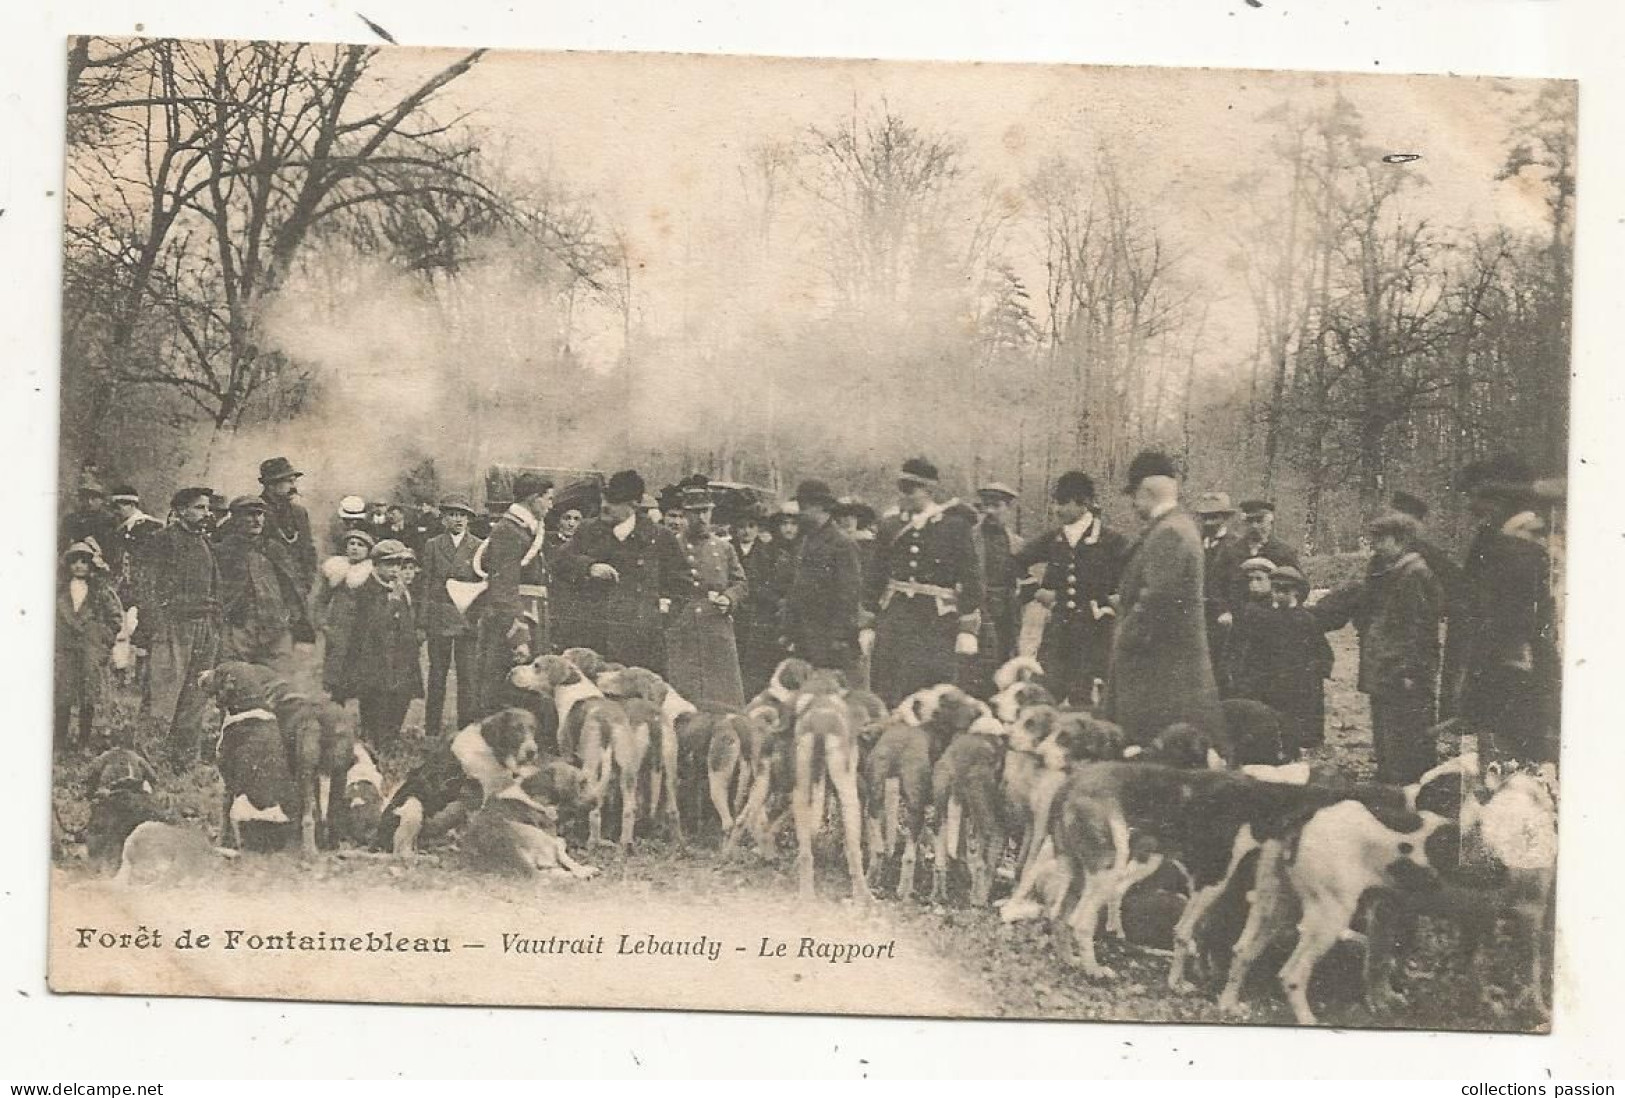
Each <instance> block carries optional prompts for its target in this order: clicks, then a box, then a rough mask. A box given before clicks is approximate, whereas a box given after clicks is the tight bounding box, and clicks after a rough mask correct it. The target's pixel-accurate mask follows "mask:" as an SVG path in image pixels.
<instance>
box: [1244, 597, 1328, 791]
mask: <svg viewBox="0 0 1625 1098" xmlns="http://www.w3.org/2000/svg"><path fill="white" fill-rule="evenodd" d="M1270 595H1271V598H1272V600H1273V601H1274V604H1275V609H1274V610H1273V611H1272V612H1271V617H1272V618H1273V619H1274V621H1273V627H1272V629H1271V633H1272V638H1271V641H1272V643H1271V645H1270V648H1271V652H1270V659H1269V664H1270V666H1269V671H1268V675H1267V680H1266V683H1267V685H1266V686H1265V690H1264V695H1265V696H1264V697H1262V698H1260V699H1259V700H1260V701H1262V702H1264V704H1266V705H1268V706H1270V707H1271V708H1273V709H1274V710H1275V711H1276V712H1278V713H1280V714H1281V717H1282V718H1283V720H1284V721H1285V724H1286V732H1287V736H1286V740H1287V742H1286V745H1285V746H1286V750H1287V755H1288V757H1289V758H1292V759H1295V758H1297V757H1298V755H1299V753H1300V752H1301V751H1302V750H1303V749H1304V748H1309V747H1317V746H1319V745H1320V744H1323V743H1325V742H1326V692H1325V686H1324V682H1325V680H1326V679H1329V678H1330V677H1331V674H1332V646H1331V644H1330V643H1328V642H1327V640H1326V634H1325V633H1324V632H1322V631H1321V628H1320V625H1319V623H1318V622H1316V620H1315V616H1314V615H1313V614H1312V613H1310V612H1309V610H1308V609H1307V608H1306V607H1305V606H1304V605H1303V604H1304V601H1305V600H1306V599H1307V598H1308V597H1309V580H1308V577H1306V576H1305V575H1304V574H1303V573H1302V572H1300V571H1299V570H1298V569H1296V568H1293V567H1291V566H1287V567H1283V568H1277V569H1276V570H1275V572H1274V574H1273V575H1271V576H1270Z"/></svg>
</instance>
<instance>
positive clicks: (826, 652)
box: [784, 522, 863, 669]
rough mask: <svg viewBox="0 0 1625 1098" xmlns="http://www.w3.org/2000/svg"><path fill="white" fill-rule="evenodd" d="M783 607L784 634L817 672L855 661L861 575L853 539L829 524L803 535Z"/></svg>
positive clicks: (846, 666) (807, 531)
mask: <svg viewBox="0 0 1625 1098" xmlns="http://www.w3.org/2000/svg"><path fill="white" fill-rule="evenodd" d="M798 544H799V545H800V550H799V552H798V553H797V554H796V567H795V576H794V579H793V581H792V583H791V586H790V591H789V594H788V596H787V597H786V599H785V602H784V635H785V636H787V637H789V638H790V643H791V644H793V645H795V649H796V652H797V653H798V654H799V655H800V656H801V657H802V658H803V659H806V660H808V661H810V662H811V663H812V664H813V665H814V666H816V667H834V668H841V669H845V668H848V667H850V666H851V664H852V662H853V661H854V660H855V659H856V657H857V640H858V618H859V614H860V613H861V611H862V606H861V603H862V595H863V591H862V586H861V585H862V570H861V566H860V564H859V562H858V549H857V546H856V545H854V544H853V542H852V539H851V538H849V537H847V536H846V535H845V534H843V533H841V531H840V530H839V529H837V528H836V526H835V524H834V523H833V522H826V523H824V525H822V526H820V527H818V528H817V529H812V528H808V529H806V530H804V531H803V532H802V535H801V538H800V540H799V542H798Z"/></svg>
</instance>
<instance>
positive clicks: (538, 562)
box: [441, 511, 548, 655]
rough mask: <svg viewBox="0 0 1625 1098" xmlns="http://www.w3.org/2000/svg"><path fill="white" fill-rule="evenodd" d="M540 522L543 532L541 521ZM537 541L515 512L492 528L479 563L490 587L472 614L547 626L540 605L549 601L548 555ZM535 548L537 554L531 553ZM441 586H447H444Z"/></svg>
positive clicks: (509, 622) (502, 518)
mask: <svg viewBox="0 0 1625 1098" xmlns="http://www.w3.org/2000/svg"><path fill="white" fill-rule="evenodd" d="M537 522H538V526H537V529H538V530H539V529H541V526H540V520H539V519H538V520H537ZM542 536H543V537H544V538H545V537H546V535H545V534H543V535H542ZM470 537H472V535H470ZM536 538H537V531H536V530H532V529H528V528H527V527H526V526H525V524H524V523H523V522H522V521H521V520H520V519H519V518H518V517H517V516H515V515H514V514H513V512H511V511H510V512H509V513H508V514H505V515H503V516H502V517H501V518H500V519H498V520H497V521H496V522H495V523H493V524H492V525H491V536H490V537H489V538H487V539H486V541H485V548H484V550H482V551H481V552H480V560H479V563H480V567H481V568H482V569H483V570H484V573H485V580H486V584H487V586H486V588H485V591H484V593H483V594H481V595H480V597H479V598H478V599H477V600H476V601H475V603H474V605H473V606H471V607H470V608H469V609H470V612H471V613H473V614H474V615H475V616H476V617H479V618H485V617H487V616H489V617H490V618H491V619H492V620H493V621H496V622H499V623H501V624H502V625H504V626H507V625H511V624H512V623H513V622H515V621H518V620H519V619H521V618H525V617H530V618H532V620H533V621H534V622H535V624H537V625H541V624H543V623H542V621H541V619H540V611H541V608H540V602H541V600H543V599H544V598H545V597H546V595H545V591H546V587H547V580H548V565H547V556H546V554H545V553H544V552H543V551H542V548H541V546H538V545H536ZM464 545H465V546H466V545H467V542H464ZM533 547H534V548H535V550H536V551H535V552H534V553H532V552H531V550H532V548H533ZM527 556H528V557H529V558H530V559H529V560H526V559H525V558H526V557H527ZM441 586H442V587H444V586H445V584H444V582H442V583H441ZM452 609H456V608H455V607H453V608H452ZM533 654H534V655H540V654H541V653H539V652H538V653H533Z"/></svg>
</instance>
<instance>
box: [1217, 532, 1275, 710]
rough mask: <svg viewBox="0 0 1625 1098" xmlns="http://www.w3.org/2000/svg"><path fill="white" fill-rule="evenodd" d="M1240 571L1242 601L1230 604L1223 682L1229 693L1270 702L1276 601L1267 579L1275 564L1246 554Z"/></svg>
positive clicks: (1266, 702) (1270, 575) (1271, 573)
mask: <svg viewBox="0 0 1625 1098" xmlns="http://www.w3.org/2000/svg"><path fill="white" fill-rule="evenodd" d="M1239 571H1240V572H1241V576H1242V579H1243V581H1244V583H1245V586H1244V587H1243V588H1242V594H1241V601H1240V602H1239V603H1238V602H1232V603H1231V611H1230V612H1231V615H1232V624H1231V626H1230V630H1229V636H1228V638H1227V640H1226V643H1225V654H1224V658H1225V667H1224V675H1223V676H1222V678H1223V680H1224V682H1226V683H1227V684H1228V685H1229V691H1230V692H1229V696H1230V697H1233V698H1252V699H1253V700H1254V701H1261V702H1264V703H1265V704H1266V705H1267V704H1269V699H1268V698H1266V697H1265V696H1264V695H1265V694H1267V693H1268V692H1269V687H1268V684H1269V681H1270V672H1271V669H1272V667H1273V664H1274V659H1273V656H1274V647H1275V646H1274V643H1273V642H1274V640H1275V630H1274V626H1275V622H1274V618H1275V614H1274V610H1275V604H1274V602H1273V600H1272V596H1271V587H1270V580H1271V578H1272V577H1273V576H1274V575H1275V563H1274V562H1273V561H1271V560H1268V559H1266V558H1264V557H1249V558H1248V559H1247V560H1245V561H1243V562H1242V563H1241V566H1240V569H1239Z"/></svg>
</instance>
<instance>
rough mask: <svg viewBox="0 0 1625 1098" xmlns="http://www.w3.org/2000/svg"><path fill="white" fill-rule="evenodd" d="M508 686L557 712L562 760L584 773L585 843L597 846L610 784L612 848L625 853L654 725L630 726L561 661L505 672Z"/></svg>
mask: <svg viewBox="0 0 1625 1098" xmlns="http://www.w3.org/2000/svg"><path fill="white" fill-rule="evenodd" d="M508 682H509V683H510V684H512V685H513V686H516V687H518V688H519V689H521V690H528V691H530V692H531V693H534V694H540V695H541V696H542V697H543V698H547V699H551V700H552V702H553V704H554V707H555V708H556V709H557V711H558V718H559V744H560V749H561V751H562V753H563V754H564V756H565V757H566V758H568V759H571V760H572V761H574V762H576V763H578V764H579V765H580V766H581V768H582V769H583V770H585V771H586V772H587V778H588V780H589V781H591V782H592V785H593V798H594V803H593V808H592V810H591V811H590V812H589V813H588V816H587V842H588V845H589V846H597V845H599V844H601V843H602V842H603V841H604V838H603V804H604V801H605V800H607V799H608V797H609V793H610V788H611V786H612V785H616V784H618V786H619V788H620V793H621V833H620V838H619V840H618V843H617V845H619V846H620V848H621V849H622V850H626V849H627V848H629V847H630V846H631V844H632V838H633V833H634V831H635V830H636V828H637V812H638V798H637V791H638V779H639V777H640V776H641V775H642V773H643V766H644V761H645V758H646V756H647V755H648V753H649V747H650V740H651V737H652V736H653V735H655V734H656V733H657V729H658V726H659V723H660V722H659V720H658V719H656V720H655V722H654V724H655V727H651V725H650V723H649V721H648V720H647V719H643V720H640V721H639V722H638V723H637V724H634V723H633V722H632V720H631V719H629V717H628V715H627V710H626V706H625V705H623V704H622V703H621V702H619V701H616V700H615V699H613V698H609V697H606V696H605V695H604V692H603V690H602V689H600V688H599V686H598V684H597V683H595V682H593V681H592V680H591V679H589V678H587V677H586V676H585V675H583V674H582V673H581V671H580V669H579V668H577V667H576V666H575V664H573V663H571V662H570V661H569V660H566V659H564V658H563V657H562V656H539V657H537V658H536V659H534V660H532V661H531V662H530V663H522V664H520V665H519V666H517V667H515V668H514V669H513V670H512V671H510V672H509V673H508Z"/></svg>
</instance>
